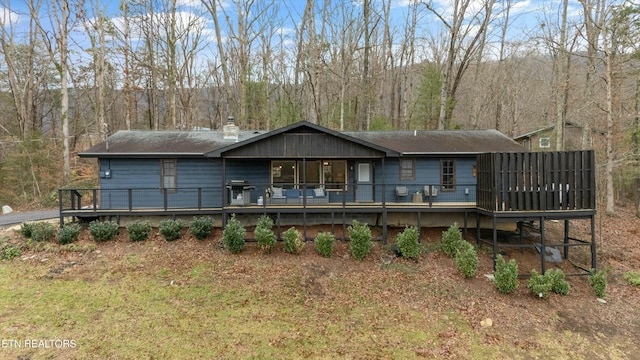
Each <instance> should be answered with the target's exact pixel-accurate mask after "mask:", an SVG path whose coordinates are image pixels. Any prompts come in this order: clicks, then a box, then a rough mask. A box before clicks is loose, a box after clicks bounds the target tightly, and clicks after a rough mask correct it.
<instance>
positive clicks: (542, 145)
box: [540, 137, 551, 149]
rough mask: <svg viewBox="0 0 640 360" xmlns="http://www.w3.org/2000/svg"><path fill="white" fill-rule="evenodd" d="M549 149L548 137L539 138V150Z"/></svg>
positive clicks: (549, 141)
mask: <svg viewBox="0 0 640 360" xmlns="http://www.w3.org/2000/svg"><path fill="white" fill-rule="evenodd" d="M550 147H551V140H550V139H549V138H548V137H541V138H540V148H541V149H547V148H550Z"/></svg>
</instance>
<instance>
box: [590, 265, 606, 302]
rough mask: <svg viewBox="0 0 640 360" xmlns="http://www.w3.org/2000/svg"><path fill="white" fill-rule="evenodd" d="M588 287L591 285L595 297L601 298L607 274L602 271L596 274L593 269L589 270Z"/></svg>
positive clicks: (603, 294)
mask: <svg viewBox="0 0 640 360" xmlns="http://www.w3.org/2000/svg"><path fill="white" fill-rule="evenodd" d="M589 285H591V287H592V288H593V291H595V293H596V296H597V297H599V298H603V297H604V296H605V292H606V290H607V274H605V272H604V271H602V270H600V271H597V272H596V271H595V269H591V272H590V274H589Z"/></svg>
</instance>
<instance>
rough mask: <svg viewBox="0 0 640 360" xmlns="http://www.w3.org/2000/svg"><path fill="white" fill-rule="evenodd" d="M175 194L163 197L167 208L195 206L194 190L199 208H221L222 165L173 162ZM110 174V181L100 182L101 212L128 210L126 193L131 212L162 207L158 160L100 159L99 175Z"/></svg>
mask: <svg viewBox="0 0 640 360" xmlns="http://www.w3.org/2000/svg"><path fill="white" fill-rule="evenodd" d="M176 164H177V186H178V187H179V188H180V189H181V190H180V191H178V192H168V193H167V206H168V207H171V208H194V207H197V206H198V188H200V189H201V190H200V191H201V194H202V195H201V196H202V204H201V206H202V207H221V206H222V191H221V189H222V171H221V168H222V165H221V164H222V163H221V162H220V161H211V160H207V159H177V162H176ZM107 169H108V170H110V172H111V177H110V178H101V179H100V182H101V192H100V206H101V208H103V209H126V208H128V207H129V191H128V189H133V190H132V192H131V201H132V204H131V205H132V207H133V208H153V207H156V208H157V207H160V208H161V207H163V206H164V195H163V192H162V191H161V189H160V183H161V180H160V159H101V160H100V172H101V173H103V172H104V171H106V170H107Z"/></svg>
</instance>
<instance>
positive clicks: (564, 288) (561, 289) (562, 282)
mask: <svg viewBox="0 0 640 360" xmlns="http://www.w3.org/2000/svg"><path fill="white" fill-rule="evenodd" d="M544 276H545V277H546V278H548V279H549V282H550V283H551V291H553V292H554V293H556V294H560V295H567V294H569V290H571V286H570V285H569V283H568V282H567V280H566V279H565V275H564V273H563V272H562V270H560V269H550V270H547V271H546V272H545V273H544Z"/></svg>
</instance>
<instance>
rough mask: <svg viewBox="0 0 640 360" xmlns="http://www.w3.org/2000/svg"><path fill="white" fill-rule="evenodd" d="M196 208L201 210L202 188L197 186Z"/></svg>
mask: <svg viewBox="0 0 640 360" xmlns="http://www.w3.org/2000/svg"><path fill="white" fill-rule="evenodd" d="M198 210H202V188H198Z"/></svg>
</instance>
